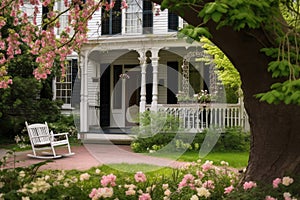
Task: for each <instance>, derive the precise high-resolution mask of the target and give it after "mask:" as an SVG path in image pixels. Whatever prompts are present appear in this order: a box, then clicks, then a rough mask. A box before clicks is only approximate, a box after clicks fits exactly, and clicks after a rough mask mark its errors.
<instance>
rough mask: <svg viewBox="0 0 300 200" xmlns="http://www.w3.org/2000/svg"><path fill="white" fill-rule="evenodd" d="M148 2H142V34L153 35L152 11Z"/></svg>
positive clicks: (150, 3)
mask: <svg viewBox="0 0 300 200" xmlns="http://www.w3.org/2000/svg"><path fill="white" fill-rule="evenodd" d="M152 10H153V9H152V2H151V1H150V0H144V1H143V33H144V34H149V33H153V11H152Z"/></svg>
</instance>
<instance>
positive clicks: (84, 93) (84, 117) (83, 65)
mask: <svg viewBox="0 0 300 200" xmlns="http://www.w3.org/2000/svg"><path fill="white" fill-rule="evenodd" d="M83 53H84V56H83V55H80V69H81V90H80V132H88V131H89V128H88V69H87V67H88V51H84V52H83Z"/></svg>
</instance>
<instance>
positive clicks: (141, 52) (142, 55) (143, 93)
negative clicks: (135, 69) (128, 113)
mask: <svg viewBox="0 0 300 200" xmlns="http://www.w3.org/2000/svg"><path fill="white" fill-rule="evenodd" d="M137 51H138V53H139V55H140V57H139V60H140V65H141V99H140V113H142V112H145V110H146V67H147V65H146V52H145V51H144V50H137Z"/></svg>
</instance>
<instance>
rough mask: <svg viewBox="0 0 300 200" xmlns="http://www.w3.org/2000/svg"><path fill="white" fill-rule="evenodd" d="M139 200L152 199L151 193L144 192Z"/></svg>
mask: <svg viewBox="0 0 300 200" xmlns="http://www.w3.org/2000/svg"><path fill="white" fill-rule="evenodd" d="M139 200H152V199H151V196H150V194H148V193H143V194H141V195H140V196H139Z"/></svg>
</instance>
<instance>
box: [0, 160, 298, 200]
mask: <svg viewBox="0 0 300 200" xmlns="http://www.w3.org/2000/svg"><path fill="white" fill-rule="evenodd" d="M45 163H46V162H42V163H39V164H36V165H32V166H30V167H26V168H16V169H3V168H2V169H1V171H0V191H1V194H0V199H22V200H27V199H80V200H82V199H93V200H96V199H115V200H116V199H120V200H123V199H138V200H150V199H153V200H156V199H163V200H169V199H184V200H185V199H187V200H188V199H191V200H197V199H266V200H275V199H278V200H279V199H284V200H295V199H297V198H299V193H297V192H299V185H300V184H299V181H296V179H293V178H292V177H289V176H286V177H283V178H276V179H274V181H273V183H270V185H263V184H259V183H256V182H254V181H248V182H245V183H244V184H241V185H239V181H240V176H241V174H239V173H237V172H236V170H232V168H230V167H229V166H228V163H227V162H225V161H222V162H221V163H220V164H221V166H219V167H217V166H215V165H213V163H212V161H205V162H201V161H200V160H199V161H197V162H193V163H188V164H187V165H186V166H184V167H183V168H180V169H171V168H164V169H161V170H157V171H154V172H147V173H143V172H141V171H138V172H136V173H128V172H121V171H117V170H115V169H112V168H109V167H108V166H99V167H98V168H92V169H90V170H87V171H76V170H70V171H57V170H51V171H38V168H39V167H40V166H41V165H43V164H45ZM0 164H1V165H0V166H1V167H2V166H3V165H4V164H5V160H2V161H1V163H0ZM297 195H298V196H297Z"/></svg>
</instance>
